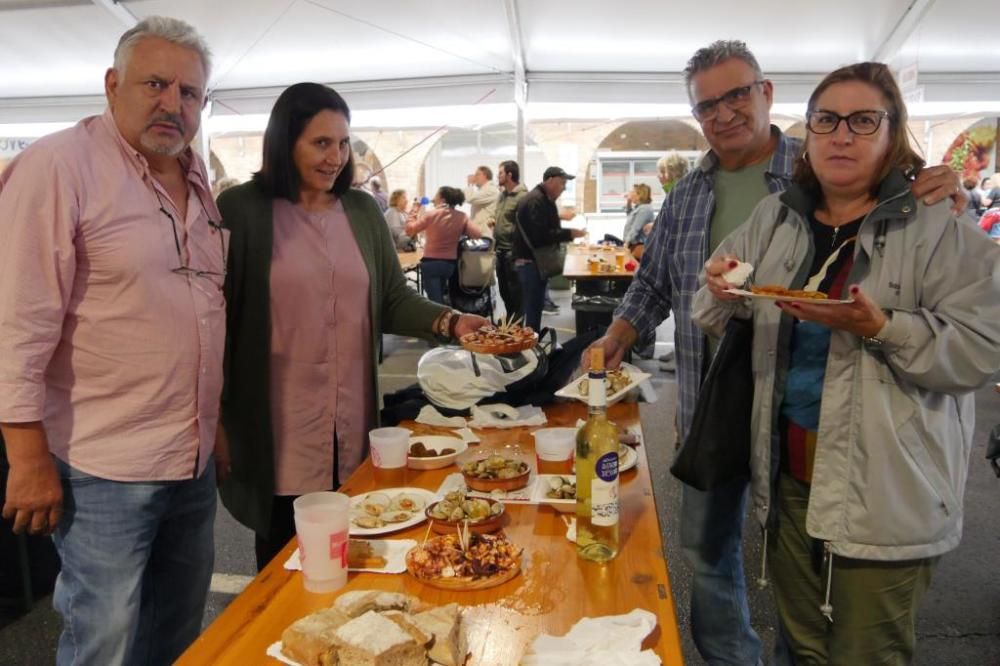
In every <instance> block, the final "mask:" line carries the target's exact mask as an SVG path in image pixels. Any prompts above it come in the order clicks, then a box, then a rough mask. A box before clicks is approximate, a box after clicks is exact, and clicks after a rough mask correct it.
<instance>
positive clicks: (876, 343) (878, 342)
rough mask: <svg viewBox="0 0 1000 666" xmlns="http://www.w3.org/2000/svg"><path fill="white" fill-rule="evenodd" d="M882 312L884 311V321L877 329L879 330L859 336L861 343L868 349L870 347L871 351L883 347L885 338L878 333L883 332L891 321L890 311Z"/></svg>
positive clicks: (879, 349)
mask: <svg viewBox="0 0 1000 666" xmlns="http://www.w3.org/2000/svg"><path fill="white" fill-rule="evenodd" d="M883 312H884V313H885V316H886V323H885V324H883V325H882V328H881V329H880V330H879V332H878V333H876V334H875V335H871V336H868V335H862V336H861V344H863V345H864V346H865V347H867V348H868V349H871V350H872V351H881V350H882V349H883V348H884V347H885V338H880V337H879V333H882V332H884V331H885V330H886V328H887V327H888V326H889V322H891V321H892V311H891V310H883Z"/></svg>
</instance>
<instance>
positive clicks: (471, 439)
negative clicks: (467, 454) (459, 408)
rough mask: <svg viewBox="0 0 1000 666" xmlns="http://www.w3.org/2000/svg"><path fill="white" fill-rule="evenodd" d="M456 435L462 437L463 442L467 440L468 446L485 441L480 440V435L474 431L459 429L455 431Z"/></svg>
mask: <svg viewBox="0 0 1000 666" xmlns="http://www.w3.org/2000/svg"><path fill="white" fill-rule="evenodd" d="M455 434H456V435H458V436H459V437H461V438H462V439H463V440H465V443H466V444H478V443H479V442H481V441H483V440H481V439H479V435H477V434H476V433H474V432H472V430H470V429H469V428H459V429H458V430H456V431H455Z"/></svg>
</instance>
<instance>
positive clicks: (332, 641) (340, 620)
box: [281, 608, 351, 666]
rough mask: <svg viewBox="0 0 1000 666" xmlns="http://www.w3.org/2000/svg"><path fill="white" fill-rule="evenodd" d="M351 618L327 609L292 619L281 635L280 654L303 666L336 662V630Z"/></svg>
mask: <svg viewBox="0 0 1000 666" xmlns="http://www.w3.org/2000/svg"><path fill="white" fill-rule="evenodd" d="M350 620H351V618H350V617H348V616H347V615H346V614H344V613H342V612H340V611H339V610H337V609H336V608H327V609H326V610H321V611H319V612H316V613H312V614H311V615H306V616H305V617H303V618H301V619H299V620H297V621H295V622H293V623H292V624H291V625H289V626H288V627H287V628H286V629H285V631H284V632H283V633H282V634H281V653H282V654H284V655H285V656H286V657H288V658H289V659H291V660H292V661H295V662H298V663H299V664H302V666H333V665H334V664H337V657H336V653H337V641H336V637H335V635H334V634H335V632H336V630H337V628H338V627H340V626H341V625H344V624H347V623H348V622H350Z"/></svg>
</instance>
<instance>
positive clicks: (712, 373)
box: [670, 318, 753, 490]
mask: <svg viewBox="0 0 1000 666" xmlns="http://www.w3.org/2000/svg"><path fill="white" fill-rule="evenodd" d="M752 350H753V321H752V320H748V319H736V318H733V319H730V320H729V323H728V324H727V325H726V332H725V334H724V335H723V337H722V342H721V343H720V345H719V351H718V352H716V354H715V358H713V359H712V364H711V365H710V366H709V368H708V374H707V375H706V376H705V381H704V383H702V385H701V390H699V392H698V402H697V404H696V405H695V408H694V416H693V417H692V419H691V430H690V431H689V432H688V436H687V439H685V440H684V443H683V444H682V445H681V448H680V449H679V450H678V451H677V455H676V456H675V458H674V463H673V465H671V467H670V472H671V474H673V475H674V476H676V477H677V478H678V479H680V480H681V481H683V482H684V483H686V484H688V485H689V486H692V487H694V488H697V489H698V490H711V489H712V488H715V487H716V486H719V485H722V484H724V483H727V482H730V481H735V480H736V479H748V478H750V438H751V433H750V416H751V413H752V411H753V361H752Z"/></svg>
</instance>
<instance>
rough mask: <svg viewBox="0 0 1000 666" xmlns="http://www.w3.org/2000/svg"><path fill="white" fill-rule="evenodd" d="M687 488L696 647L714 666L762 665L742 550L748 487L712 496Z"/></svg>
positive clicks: (686, 542) (738, 485)
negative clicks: (745, 577)
mask: <svg viewBox="0 0 1000 666" xmlns="http://www.w3.org/2000/svg"><path fill="white" fill-rule="evenodd" d="M682 487H683V492H682V494H681V530H680V540H681V548H682V549H683V551H684V555H685V557H686V559H687V560H688V563H689V564H690V565H691V569H692V570H693V571H694V583H693V584H692V586H691V634H692V636H693V638H694V643H695V646H697V648H698V652H699V653H700V654H701V656H702V657H703V658H704V659H705V661H707V662H708V663H709V664H711V666H716V665H718V664H733V665H734V666H737V665H738V666H746V665H747V664H751V665H752V664H757V663H759V662H760V658H761V643H760V637H758V636H757V633H756V632H755V631H754V630H753V628H752V627H751V626H750V606H749V603H748V602H747V586H746V580H745V579H744V576H743V555H742V550H741V545H742V542H743V515H744V513H745V511H746V500H747V483H746V482H745V481H743V480H738V481H736V482H731V483H729V484H726V485H724V486H720V487H718V488H715V489H713V490H711V491H708V492H703V491H701V490H697V489H695V488H692V487H690V486H688V485H684V486H682Z"/></svg>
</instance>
